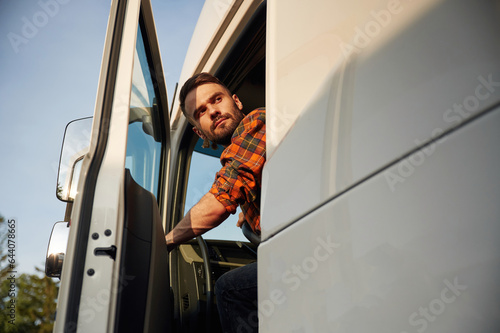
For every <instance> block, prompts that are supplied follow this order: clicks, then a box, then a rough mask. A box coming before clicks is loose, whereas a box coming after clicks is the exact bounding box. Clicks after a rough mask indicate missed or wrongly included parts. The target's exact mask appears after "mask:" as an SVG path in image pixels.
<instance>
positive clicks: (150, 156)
mask: <svg viewBox="0 0 500 333" xmlns="http://www.w3.org/2000/svg"><path fill="white" fill-rule="evenodd" d="M150 68H153V67H152V66H150V62H149V59H148V54H147V53H146V47H145V44H144V39H143V35H142V29H141V26H140V25H139V29H138V32H137V43H136V49H135V55H134V69H133V78H132V93H131V97H130V117H129V126H128V139H127V157H126V160H125V168H127V169H129V170H130V172H131V175H132V178H133V179H134V180H135V182H136V183H138V184H139V185H141V186H142V187H144V188H145V189H146V190H148V191H150V192H151V193H153V194H154V195H155V196H156V198H158V188H159V186H158V184H159V178H160V177H159V175H160V161H161V142H162V137H163V135H162V133H161V127H160V126H158V125H159V123H160V119H161V118H160V112H159V108H158V105H157V102H156V100H157V98H156V91H155V85H154V84H153V78H152V75H151V72H150Z"/></svg>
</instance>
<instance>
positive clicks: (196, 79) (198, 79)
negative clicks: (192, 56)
mask: <svg viewBox="0 0 500 333" xmlns="http://www.w3.org/2000/svg"><path fill="white" fill-rule="evenodd" d="M207 83H216V84H219V85H221V86H222V87H224V89H226V90H227V92H228V93H229V94H230V95H231V92H230V91H229V89H228V88H227V87H226V85H225V84H224V83H222V82H221V81H220V80H219V79H218V78H216V77H215V76H213V75H212V74H209V73H205V72H203V73H198V74H195V75H193V76H192V77H191V78H189V79H188V80H187V81H186V82H185V83H184V85H183V86H182V88H181V92H180V93H179V102H180V107H181V110H182V113H184V115H185V116H186V118H188V120H190V117H189V116H188V115H187V114H186V97H187V95H188V94H189V92H190V91H191V90H193V89H195V88H197V87H199V86H201V85H203V84H207Z"/></svg>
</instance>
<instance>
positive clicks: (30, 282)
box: [0, 216, 59, 333]
mask: <svg viewBox="0 0 500 333" xmlns="http://www.w3.org/2000/svg"><path fill="white" fill-rule="evenodd" d="M7 227H8V225H6V223H5V219H4V218H3V217H2V216H0V278H1V280H0V332H5V333H11V332H16V333H17V332H23V333H30V332H37V333H38V332H42V333H43V332H52V327H53V325H54V319H55V313H56V304H57V302H56V299H57V294H58V291H59V281H57V282H55V281H54V280H52V279H51V278H48V277H46V276H44V275H42V277H40V276H39V275H36V274H20V273H18V272H17V270H16V269H12V266H11V263H10V262H9V252H8V247H7V246H5V245H6V244H8V241H7V239H8V237H7V235H8V228H7ZM11 257H12V256H11ZM35 270H36V271H37V272H39V273H43V270H42V269H40V268H38V267H35Z"/></svg>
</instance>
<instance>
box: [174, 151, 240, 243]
mask: <svg viewBox="0 0 500 333" xmlns="http://www.w3.org/2000/svg"><path fill="white" fill-rule="evenodd" d="M208 149H209V148H208ZM220 168H221V164H220V160H219V158H217V157H214V156H210V155H205V154H202V153H199V152H197V151H194V152H193V155H192V157H191V166H190V169H189V179H188V187H187V193H186V201H185V203H186V204H185V206H184V212H185V213H187V212H188V211H189V209H191V207H193V206H194V205H195V204H196V203H197V202H198V201H199V200H200V199H201V197H202V196H203V195H205V194H206V193H207V192H208V191H209V190H210V188H211V187H212V184H213V182H214V180H215V174H216V173H217V171H219V170H220ZM240 212H241V210H240V209H239V208H238V210H237V211H236V213H235V214H234V215H230V216H229V217H228V218H227V219H226V220H225V221H224V222H222V224H220V225H219V226H218V227H217V228H215V229H212V230H210V231H208V232H207V233H205V234H204V235H203V238H205V239H217V240H233V241H245V242H246V241H247V239H246V238H245V236H244V235H243V233H242V231H241V229H240V228H238V227H237V226H236V222H238V215H239V213H240Z"/></svg>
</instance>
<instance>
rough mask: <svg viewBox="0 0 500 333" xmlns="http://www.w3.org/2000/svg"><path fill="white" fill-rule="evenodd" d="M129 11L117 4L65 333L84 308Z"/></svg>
mask: <svg viewBox="0 0 500 333" xmlns="http://www.w3.org/2000/svg"><path fill="white" fill-rule="evenodd" d="M126 8H127V0H120V1H119V2H118V5H117V9H116V20H115V25H114V28H113V39H112V42H111V50H110V58H109V63H108V71H107V75H106V86H105V88H104V96H103V105H102V114H101V119H100V124H99V137H98V138H97V147H96V152H95V155H94V158H93V159H92V161H91V164H90V166H89V170H88V173H87V177H86V179H85V185H84V191H83V197H82V204H81V209H80V216H79V223H78V230H77V231H76V240H75V249H76V251H75V254H74V257H73V267H72V271H71V280H70V286H69V295H68V305H67V308H66V318H65V320H64V332H75V331H76V328H77V323H78V311H79V308H80V299H81V293H82V284H83V277H84V274H85V259H86V254H87V242H88V238H89V232H90V222H91V218H92V208H93V203H94V196H95V188H96V184H97V177H98V175H99V170H100V168H101V164H102V159H103V157H104V153H105V151H106V145H107V141H108V134H109V123H110V121H109V120H110V118H111V106H112V103H113V93H114V90H115V81H116V80H115V78H116V73H117V70H118V58H119V55H120V47H121V40H122V32H123V25H124V22H125V12H126Z"/></svg>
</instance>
